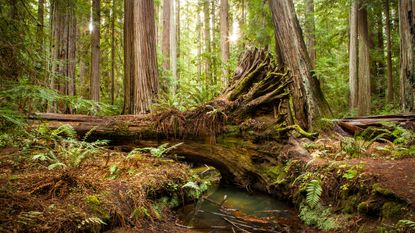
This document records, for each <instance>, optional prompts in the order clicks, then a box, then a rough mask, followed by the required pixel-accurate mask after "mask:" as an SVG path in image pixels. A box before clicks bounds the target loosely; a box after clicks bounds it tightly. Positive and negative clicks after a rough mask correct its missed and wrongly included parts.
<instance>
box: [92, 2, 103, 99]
mask: <svg viewBox="0 0 415 233" xmlns="http://www.w3.org/2000/svg"><path fill="white" fill-rule="evenodd" d="M100 21H101V1H100V0H92V25H93V30H92V33H91V59H92V60H91V65H92V66H91V82H90V98H91V100H94V101H97V102H99V92H100V57H101V55H100V53H101V50H100V31H101V29H100Z"/></svg>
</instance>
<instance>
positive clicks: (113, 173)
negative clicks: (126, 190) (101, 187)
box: [108, 164, 119, 180]
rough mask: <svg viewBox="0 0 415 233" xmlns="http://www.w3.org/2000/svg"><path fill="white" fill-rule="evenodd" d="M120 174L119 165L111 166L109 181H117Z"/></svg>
mask: <svg viewBox="0 0 415 233" xmlns="http://www.w3.org/2000/svg"><path fill="white" fill-rule="evenodd" d="M118 173H119V168H118V166H117V165H115V164H113V165H111V166H110V168H109V175H108V179H110V180H115V179H117V177H118Z"/></svg>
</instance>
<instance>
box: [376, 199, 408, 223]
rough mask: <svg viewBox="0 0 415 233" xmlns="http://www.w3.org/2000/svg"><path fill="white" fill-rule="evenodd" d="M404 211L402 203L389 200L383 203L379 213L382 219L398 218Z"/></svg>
mask: <svg viewBox="0 0 415 233" xmlns="http://www.w3.org/2000/svg"><path fill="white" fill-rule="evenodd" d="M404 211H405V206H404V205H402V204H400V203H396V202H392V201H389V202H385V203H384V204H383V206H382V209H381V214H382V218H383V219H400V217H401V216H402V214H403V212H404Z"/></svg>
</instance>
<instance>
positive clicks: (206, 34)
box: [203, 0, 212, 85]
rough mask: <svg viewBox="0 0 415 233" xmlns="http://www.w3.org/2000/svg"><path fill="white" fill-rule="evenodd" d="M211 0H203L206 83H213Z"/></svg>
mask: <svg viewBox="0 0 415 233" xmlns="http://www.w3.org/2000/svg"><path fill="white" fill-rule="evenodd" d="M209 2H210V0H203V17H204V29H205V30H204V41H205V55H206V56H205V77H206V80H205V81H206V85H211V84H212V69H211V68H212V61H211V59H210V57H211V56H212V47H211V43H210V29H211V28H210V11H209Z"/></svg>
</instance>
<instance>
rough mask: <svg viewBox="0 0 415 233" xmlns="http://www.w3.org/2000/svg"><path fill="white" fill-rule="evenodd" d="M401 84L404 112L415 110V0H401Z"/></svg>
mask: <svg viewBox="0 0 415 233" xmlns="http://www.w3.org/2000/svg"><path fill="white" fill-rule="evenodd" d="M399 13H400V14H399V22H400V27H399V29H400V37H401V61H400V65H401V68H400V84H401V87H400V88H401V105H402V110H403V111H404V112H414V111H415V95H414V93H415V0H400V1H399Z"/></svg>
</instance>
